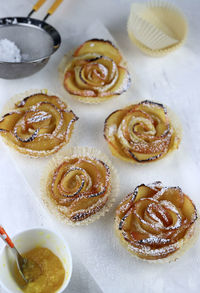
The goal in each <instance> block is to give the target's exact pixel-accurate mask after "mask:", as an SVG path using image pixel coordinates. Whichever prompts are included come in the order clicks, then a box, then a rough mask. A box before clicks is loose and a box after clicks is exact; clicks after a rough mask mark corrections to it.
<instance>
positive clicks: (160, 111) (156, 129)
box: [104, 101, 181, 163]
mask: <svg viewBox="0 0 200 293" xmlns="http://www.w3.org/2000/svg"><path fill="white" fill-rule="evenodd" d="M176 128H177V129H175V125H172V122H171V121H170V119H169V117H168V113H167V109H166V108H165V107H164V106H163V105H162V104H158V103H155V102H151V101H143V102H140V103H139V104H135V105H130V106H128V107H126V108H124V109H120V110H117V111H115V112H113V113H111V114H110V115H109V116H108V118H107V119H106V121H105V124H104V137H105V139H106V140H107V142H108V145H109V148H110V150H111V152H112V154H113V155H114V156H116V157H119V158H120V159H123V160H126V161H130V162H133V163H135V162H139V163H144V162H149V161H155V160H157V159H160V158H161V157H163V156H165V155H166V154H167V153H169V152H170V151H172V150H174V149H177V148H178V146H179V143H180V140H181V131H180V129H178V127H176Z"/></svg>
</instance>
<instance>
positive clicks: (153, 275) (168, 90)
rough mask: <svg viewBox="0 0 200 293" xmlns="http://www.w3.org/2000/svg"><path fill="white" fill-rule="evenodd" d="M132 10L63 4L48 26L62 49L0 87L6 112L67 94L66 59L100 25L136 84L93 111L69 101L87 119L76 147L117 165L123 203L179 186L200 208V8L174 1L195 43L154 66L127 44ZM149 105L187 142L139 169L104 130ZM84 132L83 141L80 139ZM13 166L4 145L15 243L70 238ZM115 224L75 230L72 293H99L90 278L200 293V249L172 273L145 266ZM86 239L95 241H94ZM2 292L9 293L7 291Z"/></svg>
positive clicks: (122, 287)
mask: <svg viewBox="0 0 200 293" xmlns="http://www.w3.org/2000/svg"><path fill="white" fill-rule="evenodd" d="M34 2H35V1H33V0H26V1H25V0H18V1H15V0H8V1H6V2H4V1H3V2H2V3H1V10H0V17H5V16H16V15H23V16H24V15H26V14H27V13H28V12H29V10H30V9H31V6H32V5H33V4H34ZM50 2H53V1H49V3H50ZM131 2H132V1H130V0H109V1H106V0H101V1H97V0H90V1H89V0H85V1H83V0H73V1H72V0H64V3H63V4H62V7H60V9H58V10H57V12H56V13H55V14H54V15H53V16H52V17H51V18H49V23H51V24H52V25H53V26H55V27H56V28H57V29H58V31H59V32H60V33H61V36H62V39H63V43H62V47H61V48H60V50H59V52H57V53H56V54H55V55H54V56H53V57H52V58H51V60H50V62H49V64H48V65H47V66H46V67H45V68H44V69H43V70H42V71H41V72H39V73H38V74H36V75H34V76H32V77H30V78H26V79H21V80H14V81H7V80H0V109H2V107H3V105H4V103H6V101H7V100H8V99H9V98H10V97H11V96H13V94H15V93H20V92H23V91H24V90H27V89H29V88H49V89H50V90H52V91H57V92H60V86H59V84H58V80H57V77H56V76H57V70H55V68H57V65H58V63H59V60H60V58H61V57H62V55H63V54H64V52H66V50H67V49H69V48H71V47H73V45H74V44H73V41H74V40H75V37H74V36H75V35H78V34H80V33H81V32H83V34H84V29H87V28H88V26H91V24H92V23H93V22H94V20H96V19H99V20H100V21H101V22H102V23H103V24H104V25H105V26H106V27H107V28H108V29H109V31H110V33H111V34H112V35H113V36H114V38H115V40H116V41H117V43H118V45H119V46H120V48H121V49H122V51H123V53H124V55H125V56H126V59H127V61H128V62H129V64H130V66H131V67H132V68H133V72H134V76H133V84H132V86H131V88H130V90H129V92H128V93H127V95H125V96H124V97H120V98H118V99H116V101H114V100H113V102H112V101H110V102H108V103H106V104H104V105H99V106H91V107H89V106H86V105H80V104H79V103H78V102H75V101H73V100H72V99H70V98H69V104H70V105H71V106H72V108H73V109H74V111H75V112H76V113H77V114H78V116H79V117H80V120H79V122H80V121H82V122H81V124H79V125H77V128H76V131H77V137H78V139H77V141H76V144H78V145H86V144H87V145H91V146H94V147H100V146H101V147H100V148H101V149H102V150H103V151H104V152H105V153H106V154H107V155H108V156H109V157H110V159H112V161H113V164H114V166H115V167H116V168H117V169H118V170H119V174H120V177H121V182H120V190H121V191H120V195H119V199H121V198H123V197H124V195H126V194H127V193H128V192H130V191H132V190H133V188H134V187H135V186H136V185H137V184H139V183H141V182H145V183H149V182H152V181H154V180H162V181H163V182H164V183H165V184H167V185H180V186H181V187H182V189H183V190H184V191H185V192H186V193H188V194H189V195H190V196H191V197H192V198H193V199H194V200H195V202H196V203H197V205H198V206H199V205H200V199H199V167H200V163H199V162H200V147H199V145H200V138H199V137H200V119H199V109H200V100H199V92H200V83H199V74H200V67H199V62H200V55H199V49H200V39H199V25H200V18H199V11H200V2H199V0H191V1H187V0H182V1H178V0H176V1H172V2H174V3H175V4H177V5H178V6H179V7H180V8H181V9H182V10H183V12H184V13H185V15H186V17H187V19H188V23H189V35H188V39H187V41H186V44H185V45H184V47H182V48H180V49H179V50H177V51H176V52H174V53H173V54H171V55H169V56H166V57H163V58H155V59H154V58H151V57H148V56H145V55H143V54H142V53H141V52H140V51H139V50H138V49H137V48H136V47H134V46H133V45H132V44H131V42H130V41H129V39H128V36H127V33H126V21H127V17H128V13H129V7H130V3H131ZM47 7H48V4H47V3H46V4H45V6H44V7H43V8H41V10H40V11H39V12H38V13H37V14H35V17H38V18H41V17H42V16H43V15H45V12H46V9H47ZM146 98H149V99H152V100H155V101H159V102H162V103H165V104H166V105H168V106H169V107H170V108H172V109H173V110H174V112H176V113H177V114H178V116H179V117H180V120H181V122H182V124H183V142H182V144H181V147H180V149H179V151H178V152H177V153H175V154H174V155H172V156H171V157H169V158H168V159H167V158H166V159H163V160H162V161H160V162H159V163H155V164H154V165H148V166H142V167H141V168H140V167H133V166H130V165H127V164H126V163H123V162H120V161H119V160H117V159H115V158H112V157H111V155H110V153H109V151H108V148H107V145H106V143H105V142H104V140H103V137H102V123H103V119H105V117H107V115H108V114H109V113H110V112H111V111H113V110H115V109H118V108H120V107H122V106H124V105H127V104H128V103H131V102H134V100H138V99H139V100H141V99H146ZM88 107H89V109H88ZM88 111H89V113H90V115H91V120H90V121H91V122H93V123H90V121H89V120H87V119H86V118H87V116H88ZM83 132H84V133H85V136H84V137H83V135H81V133H83ZM79 135H80V136H79ZM19 160H20V159H19ZM14 162H16V161H13V155H12V153H11V152H9V151H7V150H5V147H4V146H2V145H0V170H1V173H0V174H1V176H0V194H1V195H0V208H1V212H0V223H1V224H3V225H4V226H5V227H6V229H7V230H8V231H9V232H10V234H11V235H12V234H15V233H17V232H18V231H20V230H23V229H26V228H29V227H34V226H45V227H48V228H54V229H55V228H58V229H59V230H60V232H62V233H64V235H65V236H66V237H67V235H69V234H68V232H69V231H70V230H69V229H68V230H67V229H65V227H63V226H62V225H60V224H59V223H57V222H55V221H53V218H52V217H50V216H49V214H48V213H47V212H46V210H45V209H43V207H42V206H41V205H40V202H39V201H38V199H37V196H36V197H34V194H33V192H32V190H33V189H34V188H33V187H32V186H30V185H28V184H27V181H26V180H25V177H24V176H22V169H23V168H21V167H20V168H21V169H20V168H19V169H18V170H17V169H16V165H15V163H14ZM33 174H34V173H33ZM127 174H129V176H127ZM31 188H32V189H31ZM119 199H118V201H117V203H118V202H119ZM117 203H116V204H117ZM115 206H116V205H115ZM113 216H114V209H113V210H112V211H111V213H110V214H109V215H107V216H106V217H105V218H104V219H102V220H100V221H98V222H97V223H95V224H93V225H91V227H86V228H83V229H82V230H81V231H77V230H76V231H75V232H74V236H73V237H72V239H69V242H70V244H72V243H74V242H73V241H74V240H75V238H76V237H77V236H76V235H77V233H79V234H80V238H81V237H82V238H81V239H82V240H81V241H80V240H79V239H78V241H77V244H76V245H73V246H72V253H73V256H74V273H73V276H72V281H71V283H70V286H69V288H68V290H66V292H69V293H70V292H74V293H75V292H77V293H79V292H81V293H84V292H89V293H90V292H91V293H95V292H100V291H99V290H100V289H97V287H96V285H95V284H94V281H93V280H92V277H90V275H89V274H88V272H87V270H88V271H89V272H90V274H91V276H93V278H95V280H96V282H97V283H98V284H99V286H100V287H101V290H102V291H103V292H106V293H107V292H108V293H109V292H112V291H114V292H119V293H129V292H133V290H134V291H135V292H173V291H174V292H178V293H179V292H195V293H196V292H198V289H199V286H200V281H199V277H198V276H199V273H200V259H199V245H200V241H198V242H197V243H196V245H195V246H194V247H193V248H192V249H191V250H190V251H189V252H187V253H186V254H185V256H183V258H182V259H180V260H179V261H178V262H176V263H173V264H170V265H165V266H163V265H158V266H155V265H149V264H144V263H141V262H140V261H136V260H135V259H134V258H131V257H130V256H129V254H128V253H127V252H126V251H124V249H123V248H122V247H121V245H119V243H118V241H117V240H116V239H115V238H114V237H113V232H112V220H113ZM91 231H92V233H91ZM96 231H98V233H96ZM97 234H98V235H97ZM85 235H88V239H87V238H85ZM99 239H101V242H99ZM80 244H81V245H80ZM0 247H2V243H0ZM97 248H98V251H97ZM82 263H84V266H83V265H82ZM85 267H86V268H87V270H86V269H85ZM0 292H1V293H4V291H3V290H1V289H0Z"/></svg>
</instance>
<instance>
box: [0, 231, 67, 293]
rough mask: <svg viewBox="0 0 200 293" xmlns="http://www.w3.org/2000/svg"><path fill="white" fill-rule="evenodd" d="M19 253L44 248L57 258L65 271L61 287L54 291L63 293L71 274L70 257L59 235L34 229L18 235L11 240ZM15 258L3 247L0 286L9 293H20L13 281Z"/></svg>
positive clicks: (0, 257)
mask: <svg viewBox="0 0 200 293" xmlns="http://www.w3.org/2000/svg"><path fill="white" fill-rule="evenodd" d="M12 240H13V242H14V244H15V246H16V248H17V249H18V250H19V252H20V253H25V252H26V251H29V250H31V249H33V248H35V247H36V246H40V247H46V248H48V249H50V250H51V251H52V252H53V253H54V254H55V255H57V256H58V257H59V259H60V260H61V261H62V264H63V266H64V269H65V272H66V274H65V280H64V282H63V285H62V286H61V287H60V288H59V289H58V290H57V291H56V292H57V293H61V292H63V291H64V290H65V289H66V287H67V286H68V284H69V281H70V278H71V274H72V257H71V252H70V250H69V247H68V244H67V242H66V241H65V240H64V238H62V237H61V236H60V235H58V234H56V233H55V232H53V231H50V230H48V229H44V228H34V229H29V230H26V231H23V232H21V233H18V234H17V235H15V236H14V237H13V238H12ZM14 263H15V258H14V256H13V254H12V251H10V249H9V247H7V246H5V247H4V248H3V249H2V251H1V253H0V272H1V273H0V284H1V285H2V287H3V288H4V289H5V290H7V291H8V292H10V293H13V292H22V290H21V289H20V287H19V286H18V284H17V283H16V281H15V279H14V273H13V268H14Z"/></svg>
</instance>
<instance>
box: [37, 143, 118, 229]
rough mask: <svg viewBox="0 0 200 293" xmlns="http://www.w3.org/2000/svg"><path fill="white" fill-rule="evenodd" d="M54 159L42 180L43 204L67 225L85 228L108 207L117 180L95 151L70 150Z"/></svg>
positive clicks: (113, 172) (112, 170)
mask: <svg viewBox="0 0 200 293" xmlns="http://www.w3.org/2000/svg"><path fill="white" fill-rule="evenodd" d="M63 155H64V157H63V156H59V157H58V159H55V158H54V159H53V161H52V162H51V163H50V166H49V167H48V175H47V176H46V178H45V179H44V180H43V179H42V180H41V184H42V186H43V187H42V189H43V192H42V194H43V200H44V202H45V203H46V204H47V206H48V207H49V208H50V209H52V210H53V213H54V214H55V213H57V215H58V216H59V217H61V218H62V220H64V221H65V222H67V223H68V224H80V223H81V224H86V223H90V222H93V221H94V220H96V219H98V218H99V217H100V216H101V215H104V213H105V212H106V211H107V210H108V209H109V208H110V207H111V204H112V202H113V199H114V196H116V193H117V185H118V184H117V181H116V180H117V176H116V174H115V171H114V169H113V167H112V166H111V164H110V162H109V161H108V160H107V158H105V157H104V156H103V155H102V154H101V153H100V152H98V151H96V150H94V149H92V150H91V149H85V148H73V149H71V150H69V151H68V154H66V152H64V153H63ZM49 170H50V172H49Z"/></svg>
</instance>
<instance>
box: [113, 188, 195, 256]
mask: <svg viewBox="0 0 200 293" xmlns="http://www.w3.org/2000/svg"><path fill="white" fill-rule="evenodd" d="M196 220H197V211H196V207H195V205H194V204H193V202H192V200H191V199H190V198H189V197H188V196H187V195H185V194H184V193H183V192H182V190H181V189H180V187H164V186H163V185H162V184H161V182H155V183H153V184H150V185H144V184H141V185H139V186H138V187H136V189H135V190H134V192H133V193H131V194H129V195H128V196H127V197H126V198H125V199H124V200H123V201H122V202H121V203H120V205H119V206H118V208H117V210H116V219H115V222H116V231H117V234H118V236H119V237H120V239H121V240H122V242H123V244H124V245H125V246H126V247H127V248H128V250H129V251H130V252H131V253H133V254H134V255H136V256H138V257H140V258H142V259H146V260H158V259H165V260H174V259H176V257H177V256H178V255H180V252H181V251H182V252H183V251H184V250H185V249H187V248H188V247H189V244H191V243H192V240H193V238H194V236H195V233H196V232H195V229H196V228H197V224H196V222H197V221H196Z"/></svg>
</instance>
